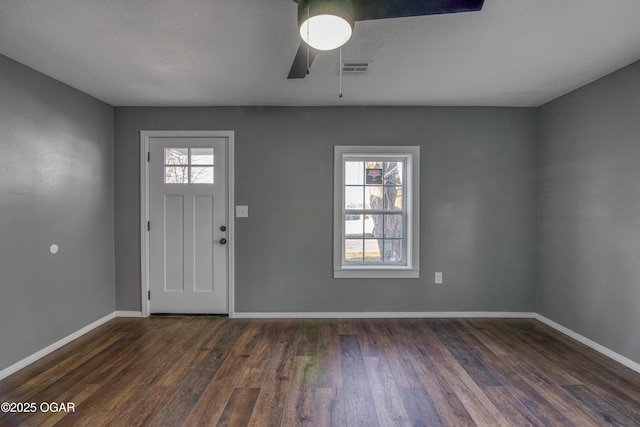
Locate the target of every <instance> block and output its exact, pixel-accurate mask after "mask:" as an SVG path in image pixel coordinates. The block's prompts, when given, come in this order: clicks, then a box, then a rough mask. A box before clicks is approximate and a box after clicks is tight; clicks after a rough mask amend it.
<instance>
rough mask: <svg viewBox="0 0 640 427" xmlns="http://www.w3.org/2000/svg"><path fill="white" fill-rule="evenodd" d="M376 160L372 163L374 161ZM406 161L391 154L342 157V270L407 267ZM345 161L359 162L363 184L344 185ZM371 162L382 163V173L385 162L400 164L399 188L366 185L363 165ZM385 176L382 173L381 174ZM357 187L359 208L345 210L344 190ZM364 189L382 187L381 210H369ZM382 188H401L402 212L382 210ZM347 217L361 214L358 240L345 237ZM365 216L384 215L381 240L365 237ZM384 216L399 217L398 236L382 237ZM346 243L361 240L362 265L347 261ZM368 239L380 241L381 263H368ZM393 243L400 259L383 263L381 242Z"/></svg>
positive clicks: (404, 158) (385, 165)
mask: <svg viewBox="0 0 640 427" xmlns="http://www.w3.org/2000/svg"><path fill="white" fill-rule="evenodd" d="M373 159H375V160H373ZM408 161H409V156H394V155H386V154H370V155H369V154H366V155H349V154H344V155H343V156H342V183H341V184H342V185H341V186H342V226H341V228H342V245H341V246H342V265H343V267H352V266H406V265H408V260H409V256H410V254H409V252H408V242H407V230H408V221H409V216H408V207H407V197H406V194H407V176H408V175H407V174H408ZM348 162H361V163H362V178H363V180H362V184H346V182H347V180H348V178H347V171H346V169H347V163H348ZM367 162H370V163H382V169H383V171H384V170H386V169H387V164H388V163H393V162H395V163H401V164H402V172H401V176H400V185H397V184H396V183H394V184H393V185H387V184H385V183H384V180H383V183H382V184H367V183H366V169H367V165H366V163H367ZM383 174H384V172H383ZM358 187H362V191H363V197H362V206H363V208H362V209H353V208H346V206H345V205H346V189H347V188H358ZM367 187H376V188H383V195H382V206H383V209H372V208H368V209H367V208H366V189H367ZM385 187H396V188H400V189H401V194H402V202H401V203H402V209H401V210H398V209H397V208H395V209H384V205H385V195H384V188H385ZM347 215H360V216H361V217H362V222H363V225H362V236H363V237H362V238H360V239H357V238H353V237H348V236H347V235H346V230H345V228H346V224H345V223H346V216H347ZM367 215H371V216H373V215H383V224H382V236H381V237H371V238H367V237H366V236H365V230H364V227H365V220H366V216H367ZM386 215H396V216H401V229H402V232H401V237H399V238H398V237H393V238H388V237H387V238H385V233H384V230H385V224H384V219H385V218H386ZM347 240H351V241H355V240H361V241H362V247H363V249H362V261H361V262H354V261H348V260H347ZM367 240H369V241H376V240H381V241H382V250H381V251H380V260H376V261H370V260H367V258H366V248H365V245H366V243H367ZM393 240H399V241H401V245H400V252H401V256H400V259H399V260H398V261H384V258H385V250H384V242H385V241H393Z"/></svg>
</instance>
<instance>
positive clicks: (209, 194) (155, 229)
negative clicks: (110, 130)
mask: <svg viewBox="0 0 640 427" xmlns="http://www.w3.org/2000/svg"><path fill="white" fill-rule="evenodd" d="M142 145H143V149H146V153H149V154H148V155H146V154H145V155H144V157H146V159H144V160H148V161H146V162H145V171H144V173H143V175H144V181H145V182H144V183H143V188H144V190H143V192H144V193H146V194H145V196H146V197H145V199H146V200H144V205H143V210H144V211H145V215H143V218H145V219H146V220H147V221H148V223H147V224H143V225H144V226H145V229H144V230H143V232H146V233H145V241H144V243H145V244H143V254H144V256H143V264H146V265H143V294H142V295H143V298H144V300H145V302H146V304H145V303H143V315H145V316H146V315H148V314H149V313H217V314H220V313H229V314H232V311H233V310H232V301H233V298H232V296H233V295H232V283H233V250H232V247H233V246H232V243H233V234H232V232H233V224H231V223H230V222H232V220H233V216H232V215H231V207H232V206H233V204H232V198H233V197H232V196H233V192H232V179H230V178H231V177H232V176H233V175H232V174H230V171H231V169H232V161H231V160H232V158H233V132H220V131H210V132H206V131H190V132H187V131H176V132H173V131H156V132H153V131H143V132H142ZM176 153H177V155H178V157H177V158H179V162H180V165H179V166H174V165H172V164H173V163H176V162H177V161H178V160H176V157H175V156H174V157H171V158H169V157H167V156H168V154H174V155H175V154H176ZM202 153H205V155H204V156H203V155H202ZM143 154H144V151H143ZM209 154H213V157H212V158H211V156H210V155H209ZM147 156H148V157H147ZM210 158H211V160H209V159H210ZM203 159H204V160H203ZM192 162H195V163H193V164H192ZM176 170H178V171H182V172H184V175H182V174H178V176H176V175H175V174H173V175H172V173H173V172H175V171H176ZM166 177H167V178H166ZM198 181H200V182H198ZM147 226H148V227H147ZM145 249H146V250H145ZM145 288H146V290H147V292H144V290H145ZM149 291H150V293H149ZM145 294H146V295H145ZM149 296H150V298H149ZM145 297H146V298H145Z"/></svg>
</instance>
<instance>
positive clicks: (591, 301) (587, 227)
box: [536, 63, 640, 361]
mask: <svg viewBox="0 0 640 427" xmlns="http://www.w3.org/2000/svg"><path fill="white" fill-rule="evenodd" d="M539 139H540V152H539V159H538V161H539V165H540V171H539V172H540V173H539V213H538V224H539V225H538V228H539V231H538V236H539V248H538V272H539V280H538V288H537V303H536V309H537V311H538V312H539V313H540V314H542V315H544V316H546V317H548V318H550V319H552V320H554V321H556V322H558V323H560V324H562V325H563V326H566V327H567V328H570V329H572V330H574V331H575V332H578V333H579V334H582V335H584V336H586V337H588V338H590V339H592V340H594V341H596V342H598V343H599V344H602V345H604V346H605V347H608V348H610V349H612V350H614V351H616V352H618V353H620V354H622V355H624V356H626V357H628V358H630V359H632V360H635V361H640V334H638V326H640V63H636V64H633V65H631V66H629V67H626V68H624V69H622V70H620V71H618V72H616V73H614V74H611V75H609V76H607V77H605V78H603V79H601V80H598V81H596V82H594V83H592V84H590V85H588V86H586V87H584V88H581V89H579V90H577V91H575V92H573V93H571V94H569V95H566V96H563V97H561V98H559V99H557V100H555V101H553V102H551V103H549V104H546V105H544V106H543V107H542V108H541V109H540V127H539Z"/></svg>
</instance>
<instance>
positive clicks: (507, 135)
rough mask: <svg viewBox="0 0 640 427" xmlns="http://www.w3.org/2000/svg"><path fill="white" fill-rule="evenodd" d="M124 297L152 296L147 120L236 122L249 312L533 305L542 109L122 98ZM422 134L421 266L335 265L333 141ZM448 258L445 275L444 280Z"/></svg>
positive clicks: (239, 290)
mask: <svg viewBox="0 0 640 427" xmlns="http://www.w3.org/2000/svg"><path fill="white" fill-rule="evenodd" d="M115 121H116V129H115V141H116V142H115V143H116V146H115V206H116V213H115V221H116V283H117V285H116V288H117V293H116V296H117V307H118V310H140V249H139V247H140V237H139V236H140V190H139V189H140V184H139V183H140V181H139V179H140V178H139V177H140V160H139V157H140V155H139V152H140V131H141V130H163V129H165V130H176V129H185V130H203V129H207V130H234V131H235V142H236V175H235V183H236V187H235V196H236V203H237V204H240V205H248V206H249V213H250V216H249V218H238V219H236V224H235V227H236V229H235V233H236V242H235V245H236V254H235V256H236V258H235V259H236V283H235V286H236V288H235V290H236V293H235V298H236V307H235V308H236V310H237V311H240V312H321V311H322V312H335V311H347V312H359V311H400V312H401V311H438V310H443V311H444V310H447V311H448V310H470V311H474V310H487V311H494V310H495V311H532V310H533V308H534V287H535V262H534V260H535V256H534V251H535V179H534V168H535V141H534V138H535V124H536V110H535V109H514V108H511V109H510V108H346V107H345V108H276V107H271V108H257V107H256V108H116V119H115ZM393 144H398V145H419V146H420V147H421V163H422V164H421V193H422V196H421V235H420V236H419V238H420V242H421V262H420V265H421V269H422V271H421V277H420V279H411V280H409V279H402V280H399V279H394V280H381V279H368V280H363V279H333V278H332V264H331V262H332V227H333V224H332V209H333V146H334V145H393ZM435 271H442V272H444V282H445V284H444V285H439V286H436V285H434V284H433V281H434V278H433V276H434V272H435Z"/></svg>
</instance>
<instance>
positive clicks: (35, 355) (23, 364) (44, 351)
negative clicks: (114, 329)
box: [0, 313, 116, 380]
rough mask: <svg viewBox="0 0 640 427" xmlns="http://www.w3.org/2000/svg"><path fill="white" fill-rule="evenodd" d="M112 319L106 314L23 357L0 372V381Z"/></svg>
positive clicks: (111, 316)
mask: <svg viewBox="0 0 640 427" xmlns="http://www.w3.org/2000/svg"><path fill="white" fill-rule="evenodd" d="M114 317H116V316H115V313H110V314H107V315H106V316H104V317H103V318H101V319H98V320H96V321H95V322H93V323H90V324H88V325H87V326H85V327H84V328H82V329H79V330H77V331H75V332H74V333H72V334H71V335H67V336H66V337H64V338H62V339H61V340H58V341H56V342H54V343H53V344H51V345H49V346H47V347H45V348H43V349H42V350H40V351H38V352H36V353H33V354H32V355H31V356H28V357H25V358H24V359H22V360H20V361H18V362H16V363H14V364H13V365H11V366H9V367H8V368H5V369H3V370H2V371H0V380H1V379H3V378H6V377H8V376H9V375H11V374H13V373H15V372H18V371H19V370H20V369H22V368H24V367H26V366H28V365H30V364H32V363H33V362H35V361H36V360H38V359H41V358H43V357H44V356H46V355H47V354H49V353H52V352H54V351H55V350H57V349H59V348H60V347H62V346H63V345H66V344H68V343H70V342H71V341H73V340H75V339H76V338H79V337H81V336H82V335H84V334H86V333H87V332H89V331H91V330H92V329H95V328H97V327H98V326H100V325H102V324H103V323H107V322H108V321H109V320H111V319H113V318H114Z"/></svg>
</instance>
